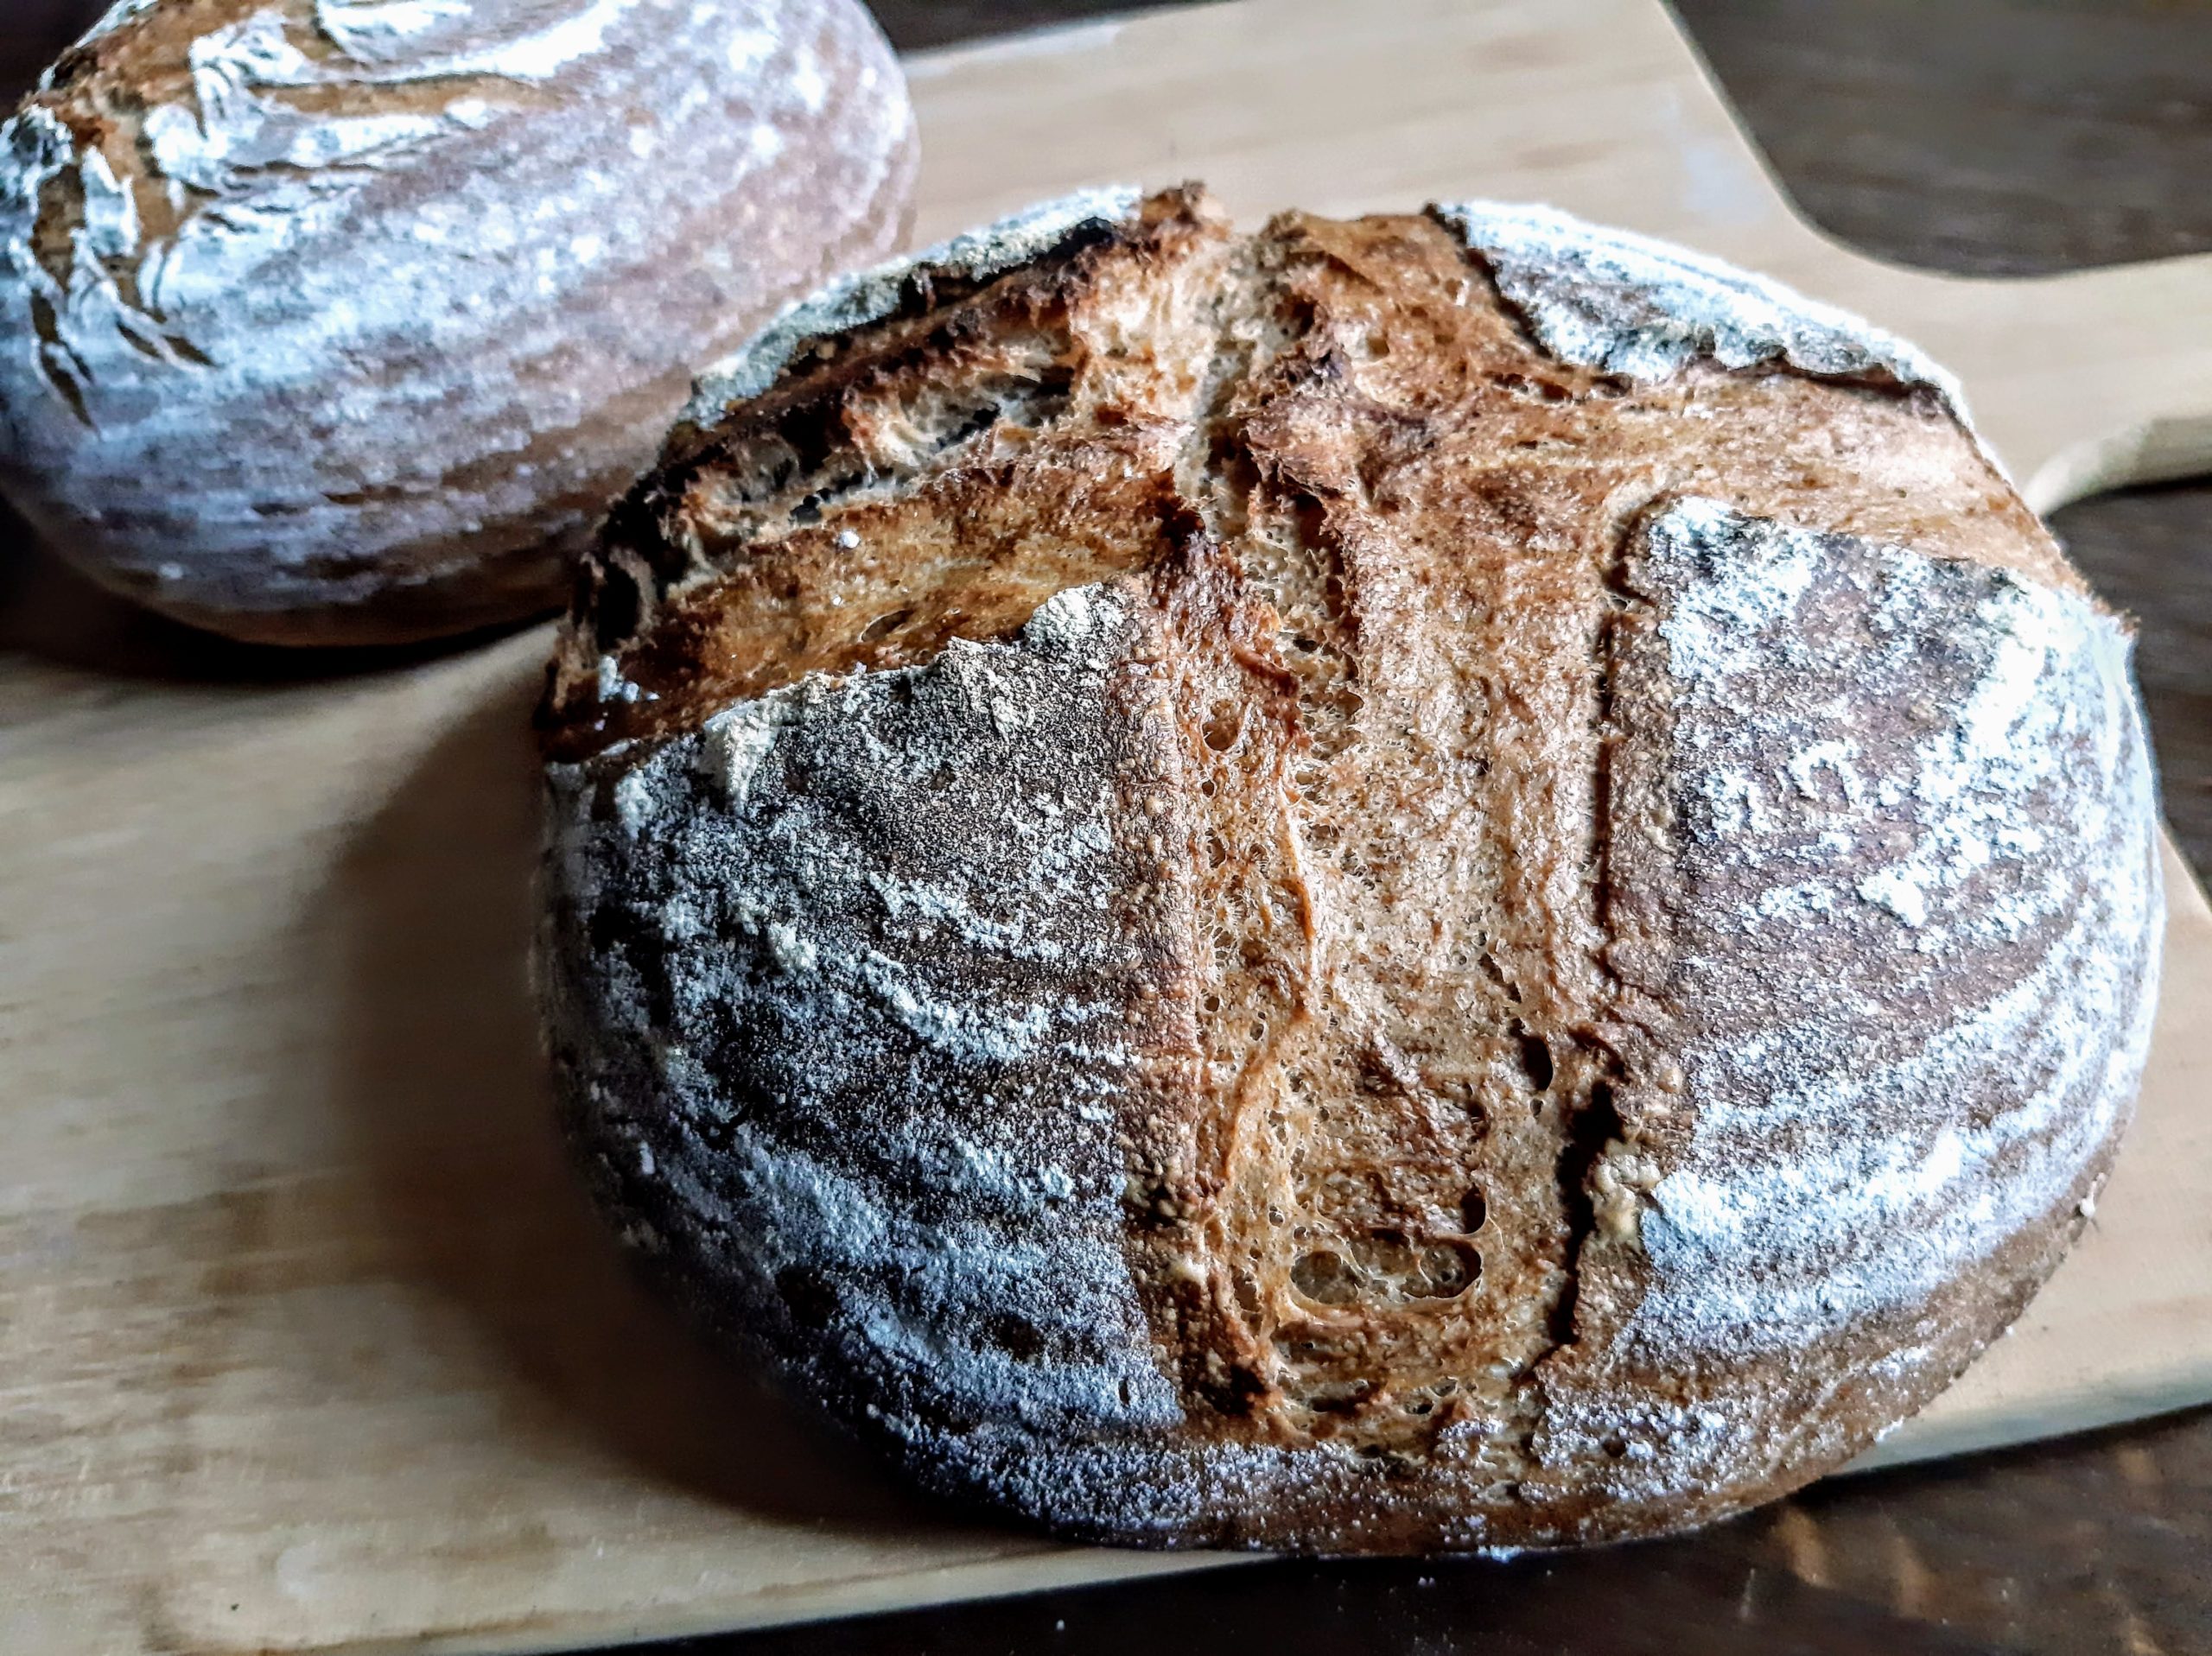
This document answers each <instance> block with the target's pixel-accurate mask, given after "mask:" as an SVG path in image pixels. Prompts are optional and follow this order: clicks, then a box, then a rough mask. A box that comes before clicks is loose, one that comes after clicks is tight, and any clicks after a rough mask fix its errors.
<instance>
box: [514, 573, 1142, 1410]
mask: <svg viewBox="0 0 2212 1656" xmlns="http://www.w3.org/2000/svg"><path fill="white" fill-rule="evenodd" d="M1125 629H1126V618H1125V616H1124V613H1123V612H1122V608H1121V606H1120V605H1119V604H1118V602H1117V601H1116V600H1115V599H1114V598H1113V596H1112V595H1111V594H1110V593H1108V592H1106V591H1104V590H1103V589H1096V588H1093V589H1078V590H1076V591H1072V592H1067V593H1061V594H1060V595H1059V596H1058V597H1056V598H1054V599H1053V600H1052V601H1051V602H1050V603H1048V604H1047V605H1046V606H1045V607H1044V609H1043V610H1041V611H1040V612H1039V614H1038V616H1037V618H1036V619H1034V620H1033V621H1032V622H1031V624H1030V625H1029V626H1028V628H1027V630H1025V631H1024V632H1023V633H1022V634H1021V635H1020V637H1019V638H1017V639H1016V640H1014V641H1013V642H1011V643H1008V644H969V643H965V642H956V643H955V644H953V645H952V646H951V647H950V649H949V650H947V651H946V652H945V654H944V656H943V657H940V658H939V659H938V660H937V661H935V662H933V663H931V664H929V665H928V666H925V667H920V668H912V669H896V670H892V671H886V672H880V673H874V674H866V673H863V674H859V675H855V676H849V677H844V678H832V677H828V676H816V677H812V678H809V679H806V680H804V681H802V682H798V683H797V684H794V685H792V686H791V687H790V688H786V689H783V690H779V691H776V692H773V693H772V694H770V695H766V696H763V697H760V698H759V699H757V700H755V701H750V702H746V703H743V704H741V705H739V706H737V707H732V708H730V709H728V710H726V711H725V712H723V713H721V714H716V715H715V717H714V718H713V719H712V720H709V721H708V722H707V724H706V725H705V726H704V727H703V728H702V729H701V730H699V731H698V732H696V733H692V734H690V735H687V736H685V737H683V738H680V739H676V740H673V741H670V742H668V743H665V744H664V745H663V746H660V747H658V749H656V750H655V751H654V752H652V753H651V754H650V755H647V756H644V757H642V758H639V756H636V755H625V754H623V753H621V752H619V751H618V752H613V753H610V754H607V755H603V756H601V758H599V759H597V760H595V761H593V762H591V763H589V764H588V765H582V766H556V767H555V768H554V769H553V771H551V773H550V775H551V784H552V789H553V795H554V800H555V807H554V809H555V815H554V817H553V833H554V841H553V846H552V849H551V853H550V862H549V870H550V873H551V876H552V879H553V881H554V885H555V889H556V904H555V920H554V927H555V930H556V936H554V938H553V939H552V940H551V947H550V949H549V952H548V958H549V960H550V961H557V962H560V963H562V965H563V970H564V976H563V978H562V979H561V980H560V981H559V983H558V984H557V986H556V992H555V993H556V998H557V999H559V1000H560V1001H561V1003H562V1004H563V1006H564V1012H563V1016H562V1017H561V1018H558V1019H557V1020H556V1026H559V1027H565V1028H568V1029H571V1030H590V1031H595V1033H594V1034H593V1035H592V1036H591V1037H589V1038H588V1040H586V1041H583V1042H582V1043H580V1044H577V1045H574V1046H570V1045H566V1044H564V1045H563V1049H562V1051H563V1062H564V1063H566V1064H568V1065H569V1066H571V1074H570V1080H569V1087H570V1096H571V1099H572V1101H581V1106H580V1107H581V1108H582V1111H583V1113H584V1118H585V1119H584V1120H582V1122H580V1124H579V1126H580V1127H581V1130H582V1133H583V1134H584V1135H585V1137H586V1139H587V1141H588V1142H589V1143H591V1144H593V1145H597V1146H600V1147H601V1150H600V1158H599V1163H600V1164H599V1168H598V1176H599V1177H600V1179H601V1183H602V1186H603V1189H604V1190H605V1191H606V1192H607V1195H608V1197H609V1199H610V1201H611V1202H613V1206H614V1207H615V1209H616V1210H617V1211H618V1212H620V1213H621V1214H623V1215H626V1220H625V1221H624V1224H625V1229H626V1234H628V1235H629V1236H630V1238H631V1240H632V1242H633V1243H634V1244H636V1245H638V1246H639V1247H643V1248H645V1249H646V1250H647V1251H649V1252H653V1253H666V1252H668V1251H670V1250H677V1251H679V1252H684V1253H689V1252H691V1251H695V1250H696V1252H698V1253H702V1254H703V1255H704V1256H705V1258H704V1259H702V1261H701V1263H700V1265H699V1266H698V1267H696V1268H701V1269H703V1270H705V1271H707V1272H710V1273H711V1275H712V1277H713V1278H714V1279H715V1280H717V1281H719V1282H721V1283H722V1284H723V1285H726V1286H727V1287H731V1288H734V1289H736V1290H737V1291H741V1293H743V1295H744V1297H745V1298H746V1299H747V1301H748V1302H749V1303H750V1306H751V1310H752V1315H753V1316H754V1317H787V1318H790V1319H791V1320H793V1321H795V1322H797V1323H798V1324H799V1325H800V1326H802V1327H804V1328H807V1329H812V1330H814V1331H816V1332H817V1334H819V1335H822V1336H826V1337H827V1338H828V1340H829V1342H830V1343H831V1345H832V1346H833V1347H834V1348H835V1351H836V1355H835V1358H834V1360H832V1359H830V1358H829V1357H826V1356H825V1357H824V1358H823V1359H822V1360H821V1368H820V1371H819V1374H818V1376H817V1384H818V1385H820V1386H824V1387H828V1386H835V1387H836V1388H837V1389H838V1390H839V1391H840V1392H841V1393H846V1392H849V1391H852V1390H857V1391H858V1392H860V1393H861V1394H862V1395H865V1396H868V1397H870V1398H871V1399H874V1409H875V1410H876V1411H877V1414H878V1418H880V1419H882V1420H883V1421H884V1422H885V1423H886V1430H890V1431H908V1432H912V1431H920V1430H922V1427H921V1426H920V1424H918V1423H919V1422H920V1421H921V1420H923V1419H925V1418H935V1419H944V1418H954V1419H958V1420H962V1421H964V1422H970V1423H972V1424H988V1423H990V1422H992V1421H994V1420H997V1421H999V1422H1000V1423H1001V1424H1004V1425H1006V1426H1007V1427H1008V1428H1009V1429H1019V1430H1020V1431H1025V1432H1033V1431H1075V1432H1078V1433H1091V1432H1096V1431H1103V1430H1106V1429H1109V1428H1129V1427H1143V1426H1149V1427H1152V1428H1160V1427H1163V1426H1165V1425H1166V1424H1171V1423H1172V1422H1173V1420H1174V1419H1175V1418H1177V1417H1178V1408H1177V1405H1176V1401H1175V1393H1174V1389H1173V1386H1172V1385H1171V1383H1170V1382H1169V1380H1168V1379H1167V1378H1166V1375H1165V1374H1163V1373H1162V1372H1161V1371H1160V1367H1158V1366H1157V1364H1156V1363H1155V1362H1154V1360H1153V1358H1152V1356H1151V1352H1150V1348H1149V1344H1148V1342H1147V1339H1146V1337H1145V1335H1144V1320H1143V1312H1142V1310H1141V1306H1140V1304H1139V1302H1138V1298H1137V1296H1136V1291H1135V1287H1134V1285H1132V1283H1131V1281H1130V1278H1129V1272H1128V1266H1127V1264H1126V1262H1125V1260H1124V1259H1123V1257H1122V1249H1121V1246H1120V1235H1121V1231H1122V1222H1123V1221H1122V1183H1123V1169H1122V1157H1121V1153H1120V1151H1119V1149H1118V1148H1117V1146H1116V1142H1115V1133H1116V1127H1115V1118H1114V1114H1113V1111H1112V1109H1111V1108H1110V1105H1111V1103H1112V1101H1113V1100H1114V1099H1115V1098H1116V1096H1117V1095H1118V1094H1121V1093H1122V1092H1124V1091H1125V1090H1126V1089H1127V1088H1128V1086H1129V1084H1130V1080H1131V1075H1132V1071H1133V1068H1134V1066H1135V1063H1137V1056H1136V1054H1135V1052H1134V1051H1133V1050H1131V1048H1130V1046H1129V1044H1128V1031H1127V1030H1126V1028H1125V1026H1124V1017H1125V1013H1124V1004H1125V1001H1126V1000H1127V999H1129V998H1131V997H1133V996H1134V994H1135V987H1134V985H1133V984H1132V983H1130V982H1129V981H1128V974H1129V972H1130V970H1131V965H1130V961H1129V960H1128V946H1127V944H1126V942H1124V940H1123V938H1122V933H1121V931H1120V929H1119V927H1118V925H1117V923H1116V920H1115V918H1114V917H1113V914H1112V912H1111V910H1110V908H1109V898H1110V896H1111V894H1112V893H1113V891H1115V890H1116V886H1117V884H1118V883H1119V882H1120V881H1121V880H1122V879H1125V878H1126V875H1125V873H1124V872H1122V871H1121V870H1119V869H1118V867H1117V862H1116V845H1115V835H1114V833H1113V828H1112V811H1113V809H1114V805H1115V803H1116V789H1115V777H1114V775H1113V771H1112V767H1111V766H1110V765H1106V764H1103V763H1102V758H1101V756H1102V755H1103V754H1104V753H1106V752H1109V750H1110V746H1111V744H1110V742H1103V741H1102V740H1101V738H1100V726H1101V723H1102V721H1103V720H1105V719H1106V718H1107V717H1108V700H1107V695H1108V671H1109V664H1110V662H1111V659H1112V657H1113V656H1114V654H1115V652H1116V648H1117V646H1118V644H1119V642H1120V640H1121V638H1122V635H1123V633H1124V631H1125ZM632 762H634V768H626V767H628V766H630V765H632ZM610 788H611V789H613V790H614V793H615V798H614V801H613V809H612V810H611V811H610V810H609V809H607V808H606V807H605V806H603V805H602V804H601V791H602V790H607V789H610ZM587 936H588V937H589V938H590V939H591V940H592V941H590V942H586V938H587ZM861 1122H866V1123H869V1124H871V1125H870V1130H868V1132H866V1133H860V1132H858V1131H856V1127H857V1124H859V1123H861ZM625 1144H627V1145H634V1147H635V1148H634V1152H632V1153H628V1154H625V1153H623V1152H620V1151H609V1150H608V1149H607V1146H610V1145H625ZM747 1332H749V1334H750V1335H751V1336H753V1337H756V1338H757V1337H759V1336H760V1332H761V1330H760V1329H759V1328H757V1327H756V1328H754V1329H751V1330H748V1331H747ZM785 1343H786V1345H787V1344H788V1342H785ZM901 1423H904V1424H903V1425H902V1424H901Z"/></svg>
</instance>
